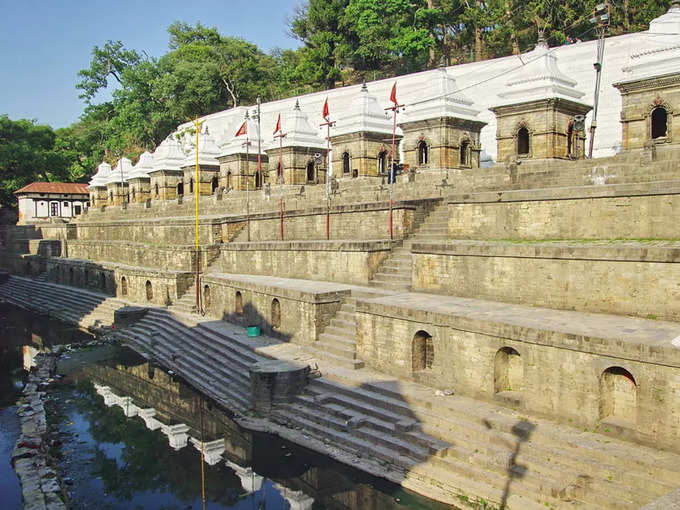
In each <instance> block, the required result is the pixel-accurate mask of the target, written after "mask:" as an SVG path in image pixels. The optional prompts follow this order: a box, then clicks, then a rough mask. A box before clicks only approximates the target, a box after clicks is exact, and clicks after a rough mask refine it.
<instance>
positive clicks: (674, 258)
mask: <svg viewBox="0 0 680 510" xmlns="http://www.w3.org/2000/svg"><path fill="white" fill-rule="evenodd" d="M678 262H680V254H679V253H678V250H677V249H675V248H673V247H670V248H664V247H663V246H655V245H654V244H649V245H647V246H645V245H642V246H641V245H639V244H637V243H631V244H629V245H626V243H625V242H621V243H620V244H616V245H613V244H611V243H606V242H605V243H594V244H591V245H588V244H582V245H576V244H573V243H572V244H565V245H560V244H559V243H554V244H551V243H542V244H516V243H470V242H465V241H461V242H452V243H434V244H414V246H413V273H412V278H413V280H412V285H413V289H414V291H419V292H428V293H437V294H447V295H452V296H460V297H470V298H477V299H489V300H494V301H504V302H508V303H519V304H528V305H533V306H541V307H547V308H557V309H566V310H579V311H585V312H601V313H611V314H623V315H635V316H638V317H646V318H653V319H663V320H680V287H678V285H677V282H678V281H680V264H679V263H678Z"/></svg>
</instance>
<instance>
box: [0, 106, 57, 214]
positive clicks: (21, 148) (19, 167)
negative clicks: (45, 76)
mask: <svg viewBox="0 0 680 510" xmlns="http://www.w3.org/2000/svg"><path fill="white" fill-rule="evenodd" d="M55 138H56V136H55V134H54V131H52V128H51V127H49V126H46V125H42V124H37V123H36V122H35V121H33V120H26V119H19V120H11V119H10V118H9V117H8V116H7V115H0V204H1V205H4V206H9V207H14V206H15V205H16V203H15V200H14V196H13V195H12V193H13V192H14V191H16V190H17V189H19V188H21V187H23V186H26V185H27V184H30V183H31V182H33V181H59V180H63V179H68V176H69V174H68V168H69V163H70V162H69V161H68V155H67V154H64V153H63V152H62V151H60V150H55Z"/></svg>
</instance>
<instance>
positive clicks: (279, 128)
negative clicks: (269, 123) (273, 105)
mask: <svg viewBox="0 0 680 510" xmlns="http://www.w3.org/2000/svg"><path fill="white" fill-rule="evenodd" d="M279 131H281V114H280V113H279V118H278V119H276V127H275V128H274V134H276V133H278V132H279Z"/></svg>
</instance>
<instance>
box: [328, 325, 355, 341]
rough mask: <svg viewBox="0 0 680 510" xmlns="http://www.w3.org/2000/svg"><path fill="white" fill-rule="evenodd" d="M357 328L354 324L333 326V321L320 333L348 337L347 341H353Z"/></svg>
mask: <svg viewBox="0 0 680 510" xmlns="http://www.w3.org/2000/svg"><path fill="white" fill-rule="evenodd" d="M356 332H357V328H356V325H354V326H342V327H340V326H335V325H334V324H333V322H331V325H330V326H328V327H327V328H326V329H324V330H323V333H321V334H322V335H324V334H328V335H332V336H335V337H338V338H343V339H345V338H346V339H348V341H351V342H352V343H353V342H354V336H355V335H356Z"/></svg>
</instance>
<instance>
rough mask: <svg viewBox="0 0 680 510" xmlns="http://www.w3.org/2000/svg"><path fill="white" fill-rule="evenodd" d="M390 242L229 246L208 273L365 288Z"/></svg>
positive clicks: (314, 242)
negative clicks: (268, 277) (272, 277)
mask: <svg viewBox="0 0 680 510" xmlns="http://www.w3.org/2000/svg"><path fill="white" fill-rule="evenodd" d="M391 244H392V243H391V242H390V241H363V242H361V241H358V242H351V241H306V242H305V241H290V242H261V243H229V244H224V245H222V246H221V247H220V253H219V255H218V256H217V258H216V260H215V261H214V262H213V264H212V266H211V271H214V272H224V273H231V274H253V275H276V276H279V277H281V278H303V279H308V280H321V281H327V282H339V283H351V284H361V285H365V284H367V283H368V282H369V280H370V279H371V277H372V276H373V274H375V272H376V270H377V269H378V266H379V265H380V263H381V262H382V261H383V260H384V259H385V258H386V257H387V256H388V255H389V254H390V247H391Z"/></svg>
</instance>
